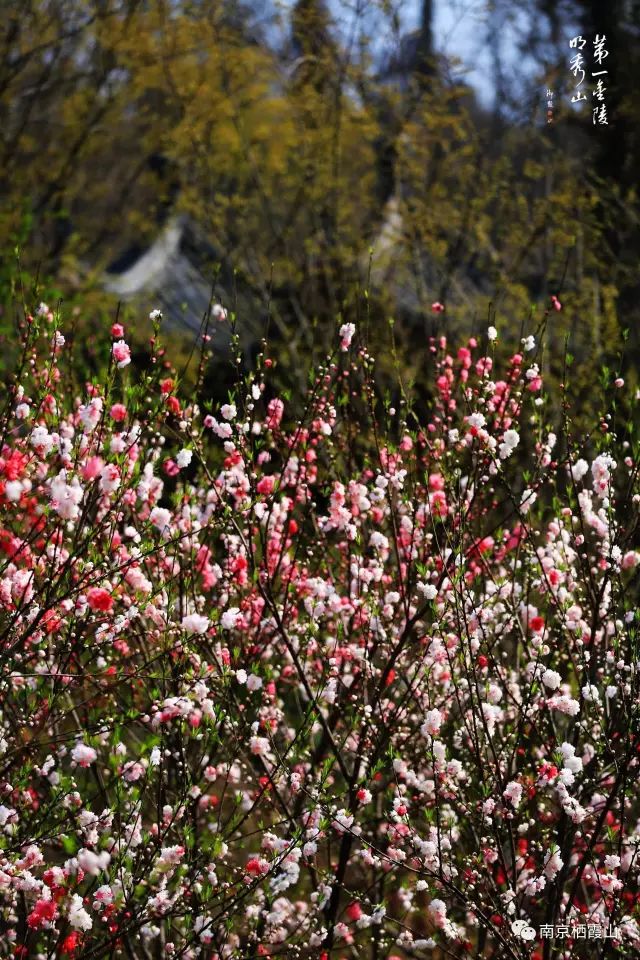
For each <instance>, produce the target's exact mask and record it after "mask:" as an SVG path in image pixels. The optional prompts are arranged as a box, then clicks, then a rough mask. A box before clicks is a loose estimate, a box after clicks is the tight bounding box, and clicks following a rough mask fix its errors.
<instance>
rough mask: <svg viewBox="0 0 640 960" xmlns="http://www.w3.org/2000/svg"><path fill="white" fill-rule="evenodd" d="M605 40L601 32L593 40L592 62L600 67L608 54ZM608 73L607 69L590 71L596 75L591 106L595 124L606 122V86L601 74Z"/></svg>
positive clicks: (592, 74)
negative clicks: (593, 102) (594, 102)
mask: <svg viewBox="0 0 640 960" xmlns="http://www.w3.org/2000/svg"><path fill="white" fill-rule="evenodd" d="M606 41H607V38H606V36H605V35H604V34H603V35H602V36H600V35H599V34H596V36H595V39H594V41H593V59H594V62H595V63H596V64H597V65H598V66H599V67H601V66H602V61H603V60H604V59H605V58H606V57H608V56H609V51H608V50H607V49H606V47H605V43H606ZM608 73H609V71H608V70H596V71H592V73H591V76H592V77H597V78H598V79H597V81H596V84H595V87H594V88H593V96H594V97H595V100H596V101H597V102H596V105H595V106H594V108H593V122H594V123H596V124H608V122H609V121H608V120H607V104H606V101H605V98H604V95H605V92H606V89H607V88H606V87H605V85H604V80H603V79H602V77H603V76H606V75H607V74H608Z"/></svg>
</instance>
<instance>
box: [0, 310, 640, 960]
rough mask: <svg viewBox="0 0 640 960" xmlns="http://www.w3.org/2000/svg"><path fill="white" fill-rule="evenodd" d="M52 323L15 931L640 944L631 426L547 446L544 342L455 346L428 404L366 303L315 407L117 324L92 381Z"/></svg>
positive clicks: (247, 951)
mask: <svg viewBox="0 0 640 960" xmlns="http://www.w3.org/2000/svg"><path fill="white" fill-rule="evenodd" d="M220 319H221V320H224V317H221V318H220ZM58 322H59V321H58V320H57V319H56V317H55V316H54V314H53V312H52V311H49V310H48V309H44V310H41V311H40V312H39V315H37V316H36V318H35V319H34V318H28V320H27V322H26V323H25V326H24V330H23V347H24V353H23V357H24V362H23V365H22V366H21V368H20V369H19V370H17V371H16V376H15V378H14V382H13V385H12V386H11V388H10V390H9V392H8V398H7V401H6V407H5V409H4V412H3V414H2V419H1V421H0V429H1V431H2V440H1V458H0V475H1V483H0V511H1V520H0V550H1V554H2V566H1V569H0V607H1V614H0V617H1V620H0V623H1V630H2V672H1V674H0V683H1V688H0V692H1V703H2V728H1V736H0V754H1V755H0V766H1V772H0V906H1V910H2V924H1V926H0V937H1V940H2V946H1V954H2V956H7V957H9V956H16V957H57V956H62V957H64V956H73V957H83V958H87V960H89V958H99V957H109V958H112V957H131V958H156V957H181V958H216V960H217V958H221V957H237V958H248V957H260V956H264V957H268V956H280V955H282V956H284V955H287V956H289V955H290V956H305V957H316V958H317V957H320V958H325V960H326V958H329V957H372V958H373V957H377V958H383V957H386V958H397V957H413V956H434V957H440V956H445V955H446V956H454V957H463V956H473V957H496V958H498V957H499V958H506V957H512V958H524V957H530V956H534V957H538V958H545V960H546V958H547V957H550V956H551V955H552V951H553V955H554V956H558V955H559V954H558V950H559V951H560V953H562V951H563V950H565V949H566V950H568V951H570V954H571V956H572V957H593V956H596V955H598V956H600V955H602V956H604V952H605V951H606V950H609V951H610V950H611V949H612V948H613V949H615V950H616V951H617V954H618V955H620V956H636V955H637V951H638V949H640V927H639V926H638V922H637V907H636V901H637V896H638V886H637V884H638V867H639V864H638V850H639V846H638V844H639V843H640V822H639V819H638V818H639V817H640V804H639V786H638V755H639V751H640V725H639V723H638V711H639V706H638V702H639V701H638V693H639V690H638V687H639V673H638V621H637V617H636V614H635V602H636V595H637V590H636V588H637V572H638V562H639V560H640V553H639V552H638V550H637V530H638V501H639V499H640V495H639V494H638V492H637V487H638V473H637V466H636V463H637V460H636V456H637V451H636V441H635V438H634V436H633V434H632V433H630V434H629V435H621V436H620V437H619V436H617V435H616V431H615V429H614V427H615V424H614V422H613V420H607V419H606V418H604V419H603V421H602V423H601V424H599V425H598V429H597V430H596V431H594V433H593V435H592V436H591V437H589V438H586V439H585V440H584V441H583V442H582V441H578V440H577V439H576V438H574V437H572V434H571V421H570V416H569V413H568V411H567V410H565V412H564V416H560V415H558V414H557V412H556V421H557V423H558V426H557V428H556V433H557V434H558V439H557V438H556V435H555V434H554V432H553V431H552V430H551V429H550V428H549V425H548V417H549V416H550V415H551V414H550V413H549V412H548V411H547V410H546V404H545V394H544V385H543V381H542V377H541V373H540V369H539V365H538V363H539V361H538V363H536V361H535V357H536V350H537V347H536V342H535V340H534V338H533V337H528V338H526V340H525V341H523V348H524V349H523V352H522V353H515V354H514V355H513V356H511V358H510V360H509V361H508V363H506V365H505V367H504V369H500V370H496V369H494V361H493V358H492V356H491V355H490V354H491V351H492V350H493V339H495V338H494V336H493V335H494V334H495V330H492V337H491V342H490V344H489V353H488V354H487V353H485V352H483V350H481V349H480V347H479V345H478V344H477V343H476V342H475V341H474V340H471V341H469V343H468V344H467V345H466V346H464V347H462V348H461V349H459V350H458V351H457V353H456V354H455V355H454V354H449V353H448V352H447V350H448V347H447V343H446V341H445V340H444V339H442V340H438V341H436V342H431V344H430V345H427V346H426V348H425V364H427V363H431V364H432V365H433V369H434V381H435V394H434V396H435V399H434V402H433V406H432V409H431V410H430V411H429V414H428V416H426V417H421V418H420V417H418V415H417V414H416V413H414V412H412V410H411V409H410V408H409V405H408V404H406V403H405V402H403V403H402V405H401V409H400V411H399V412H398V411H396V410H394V409H392V408H389V407H386V408H385V407H384V406H383V405H382V404H380V402H379V401H378V399H377V398H376V394H375V389H374V377H373V372H374V361H373V359H372V358H371V357H370V356H369V355H368V353H367V351H366V348H365V347H363V346H362V345H360V344H359V341H358V335H357V331H356V330H355V329H354V328H353V327H352V325H346V326H343V327H342V328H341V330H340V333H339V335H338V336H337V338H336V349H335V352H334V354H333V355H332V357H330V358H329V359H328V360H327V361H326V363H325V365H324V366H323V367H322V368H321V369H320V370H319V371H318V372H317V374H316V375H315V377H314V378H313V379H312V381H311V385H310V388H309V393H308V396H307V397H306V398H305V407H304V412H303V414H302V416H301V417H300V418H298V419H297V420H296V419H291V417H290V414H289V412H288V404H287V402H286V400H285V399H284V398H282V397H279V396H273V395H271V393H270V387H269V381H268V375H269V370H270V368H271V366H272V364H273V362H272V360H271V359H269V358H265V357H264V356H263V355H261V356H260V357H259V358H258V361H257V366H256V370H255V371H253V372H252V373H251V374H250V375H249V376H248V377H247V378H246V380H239V382H238V384H237V388H236V391H235V393H234V395H233V396H231V397H230V398H229V402H228V403H227V404H225V405H223V406H222V408H221V409H219V410H211V411H205V410H201V409H200V408H199V406H198V404H197V403H196V402H194V401H193V399H189V398H181V397H180V393H179V388H178V386H177V385H176V380H175V378H165V379H162V378H161V375H160V369H159V368H160V364H158V363H156V360H157V355H154V357H153V362H152V363H151V365H150V367H149V370H148V371H144V372H143V373H142V374H141V375H140V376H138V377H137V378H136V375H135V373H132V369H133V368H132V366H128V367H127V364H129V360H130V352H129V348H128V346H127V343H126V331H125V330H123V328H122V326H121V325H120V324H116V325H114V328H113V330H112V346H111V351H110V356H111V363H110V367H109V373H108V377H107V379H106V382H104V383H99V382H97V381H96V382H93V383H88V384H86V386H85V388H84V391H83V393H82V395H81V396H77V397H74V396H73V393H72V392H71V391H70V390H69V388H68V387H66V386H65V383H67V382H68V381H67V380H66V375H65V341H64V335H63V332H61V331H59V330H56V324H57V323H58ZM105 339H108V335H107V334H105ZM527 355H529V356H530V357H532V358H534V359H531V360H528V359H527V360H526V359H525V356H527ZM616 384H617V387H616V388H615V389H619V390H622V389H623V388H624V384H623V383H622V381H621V380H620V379H618V380H617V381H616ZM558 924H562V925H564V926H563V928H562V929H564V930H565V931H566V932H565V933H564V934H563V936H565V937H566V939H565V941H564V943H562V944H559V945H558V942H557V940H556V941H553V942H552V940H551V939H550V938H549V937H548V936H545V933H544V930H543V932H541V930H542V928H543V927H546V928H548V927H549V926H552V927H553V926H554V925H556V929H558V928H557V925H558ZM580 924H582V925H583V929H584V930H585V931H586V930H587V929H588V931H589V933H588V935H587V933H585V934H584V935H582V934H581V933H580V931H579V927H578V925H580ZM596 938H597V942H595V941H596ZM565 955H567V956H568V955H569V953H567V954H565Z"/></svg>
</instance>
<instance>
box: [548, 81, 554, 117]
mask: <svg viewBox="0 0 640 960" xmlns="http://www.w3.org/2000/svg"><path fill="white" fill-rule="evenodd" d="M547 123H553V90H552V89H551V88H550V87H547Z"/></svg>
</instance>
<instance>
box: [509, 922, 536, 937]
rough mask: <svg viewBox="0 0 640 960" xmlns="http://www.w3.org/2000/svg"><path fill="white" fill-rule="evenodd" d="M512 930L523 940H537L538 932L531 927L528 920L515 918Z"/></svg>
mask: <svg viewBox="0 0 640 960" xmlns="http://www.w3.org/2000/svg"><path fill="white" fill-rule="evenodd" d="M511 932H512V933H515V935H516V937H520V939H521V940H535V938H536V932H535V930H534V929H533V927H530V926H529V924H528V923H527V921H526V920H514V921H513V923H512V924H511Z"/></svg>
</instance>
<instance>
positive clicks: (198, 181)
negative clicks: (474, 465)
mask: <svg viewBox="0 0 640 960" xmlns="http://www.w3.org/2000/svg"><path fill="white" fill-rule="evenodd" d="M576 9H577V10H578V12H579V13H580V15H583V23H584V26H582V27H581V29H582V30H583V32H589V31H591V32H593V31H596V32H600V33H607V35H610V36H611V38H612V40H611V55H610V57H609V62H610V64H611V65H612V67H613V69H612V71H611V78H610V86H611V95H610V100H609V109H610V114H611V122H610V129H609V130H607V129H603V128H596V127H594V126H593V125H592V124H591V116H590V114H589V115H587V113H586V112H585V114H584V115H583V114H580V113H579V112H576V111H575V110H573V109H572V108H571V107H570V106H569V105H568V103H567V101H568V97H567V96H566V93H567V90H568V85H569V81H570V79H571V77H570V74H569V69H568V49H569V48H568V32H567V31H568V30H569V28H570V27H571V29H574V25H573V24H574V23H575V19H576V17H575V11H576ZM486 10H487V17H488V20H487V24H488V26H489V27H490V28H491V31H490V32H492V35H495V34H496V33H497V31H498V27H499V22H498V21H499V20H500V18H501V17H504V18H505V19H504V22H505V23H507V21H508V22H509V23H510V24H511V25H512V26H513V24H516V25H517V26H518V29H519V31H520V34H521V36H522V41H521V43H522V47H523V50H525V49H527V50H528V51H529V52H532V54H534V55H535V56H536V57H539V67H538V72H537V74H536V76H535V78H534V81H532V82H529V92H528V94H527V95H525V93H523V90H525V87H524V84H523V80H522V78H520V79H519V80H518V78H517V77H514V76H512V75H511V74H513V73H514V72H515V65H512V66H510V62H511V61H510V60H509V58H507V57H505V56H504V51H503V50H502V49H501V48H500V46H499V45H497V46H495V47H494V72H495V74H496V78H497V87H496V95H497V99H498V104H499V106H500V109H496V110H493V111H485V110H483V109H482V108H481V107H479V105H478V103H477V101H476V99H475V97H474V95H473V93H472V91H471V90H470V88H469V87H468V86H466V85H465V84H464V83H462V82H461V81H460V80H459V79H456V71H455V70H454V69H452V68H451V67H450V65H449V64H447V63H446V62H445V61H444V59H443V58H442V57H441V56H440V55H439V54H438V52H437V49H436V44H435V41H434V30H433V23H434V4H433V3H432V2H430V0H424V2H423V3H422V4H421V6H420V9H419V22H418V26H417V29H416V30H415V31H414V32H413V34H409V35H403V34H402V29H401V16H400V9H399V8H394V6H393V3H390V2H387V0H385V2H382V0H369V2H363V3H362V4H358V5H356V6H352V5H350V4H347V3H344V4H340V5H337V6H336V5H333V6H329V5H328V4H327V3H325V2H323V0H298V2H296V3H295V4H294V5H293V7H292V8H291V9H290V11H289V12H288V13H287V14H286V15H282V14H277V13H276V12H275V11H274V10H273V9H272V8H270V7H269V6H268V4H267V3H265V4H264V5H262V6H258V5H257V4H251V3H246V4H240V3H238V2H236V0H234V2H231V0H156V2H154V3H150V4H149V3H143V2H141V0H22V2H21V3H20V4H8V5H7V15H6V16H5V17H3V19H2V23H1V24H0V49H1V50H2V53H3V56H2V62H1V63H0V151H1V154H2V164H1V168H0V171H1V172H0V187H1V188H2V190H1V193H2V198H1V200H0V242H2V244H3V247H4V248H5V249H11V248H12V247H13V246H14V245H15V244H16V243H18V242H19V243H20V244H21V245H22V247H23V261H24V262H25V265H26V266H28V267H30V268H31V269H32V272H33V273H35V272H36V271H37V270H38V269H41V270H42V271H43V272H46V273H49V274H51V275H53V276H54V277H55V278H56V279H57V280H58V281H59V283H60V286H61V287H62V288H63V289H64V290H66V291H69V290H72V289H87V288H92V289H97V288H98V287H99V280H100V277H101V275H102V271H103V270H104V268H105V267H106V266H107V265H108V264H115V265H116V266H120V267H122V266H123V265H126V264H130V263H131V262H132V261H133V260H134V259H135V257H136V256H137V255H138V254H139V253H140V252H142V251H144V249H145V248H147V247H148V246H149V245H150V244H151V243H152V242H153V241H154V239H155V238H156V237H157V235H158V233H159V231H160V228H161V226H162V225H163V224H165V223H166V222H167V220H168V219H169V218H170V217H171V218H172V217H176V216H184V217H186V218H188V220H189V222H190V223H191V224H192V225H193V229H192V230H191V232H190V235H191V236H193V237H197V236H201V237H203V238H204V242H203V243H202V244H201V249H200V251H199V255H200V258H201V260H202V265H201V266H202V271H203V275H204V276H205V278H207V282H209V280H210V281H211V283H212V284H213V280H214V278H215V277H216V276H217V275H218V274H217V270H218V269H219V268H220V267H222V271H223V275H224V278H225V283H224V285H223V286H224V289H226V291H227V294H228V296H229V297H230V298H231V300H232V304H231V305H232V306H233V304H234V303H238V304H240V303H242V305H243V306H242V309H243V310H244V311H245V312H246V313H252V314H255V315H256V316H257V317H258V320H259V322H253V323H251V322H249V319H248V318H245V320H246V323H245V328H246V336H247V337H249V338H250V339H252V340H257V339H259V336H260V332H261V331H262V330H263V329H264V323H263V321H264V322H265V323H266V322H269V323H271V324H272V325H274V326H275V329H276V330H277V331H278V335H279V336H280V337H281V340H282V342H283V349H284V351H285V354H286V356H287V358H288V361H289V367H290V370H291V375H294V374H295V375H302V370H303V368H304V364H303V363H301V360H302V358H303V357H304V355H305V354H307V353H308V352H310V351H312V350H314V349H316V348H321V349H322V345H323V341H325V340H326V338H327V336H328V335H329V329H331V335H333V324H334V322H335V320H336V319H337V318H338V317H342V318H343V319H356V320H358V321H360V320H362V319H363V298H362V295H361V294H362V290H363V289H364V288H365V287H366V286H369V291H368V299H367V302H366V312H367V315H368V317H369V321H370V325H371V328H372V329H373V330H374V336H376V337H378V338H379V340H380V342H381V343H382V342H384V343H388V342H389V340H388V338H389V328H388V323H387V320H388V318H389V317H396V318H397V319H398V323H397V324H396V327H395V329H394V340H395V345H396V348H397V349H398V350H399V355H400V356H401V364H402V366H403V369H404V371H405V374H406V379H407V380H411V379H416V380H419V378H420V370H419V359H418V358H419V356H420V353H419V351H417V350H416V349H415V348H416V347H418V346H421V345H422V344H423V343H424V337H425V333H426V332H429V331H431V330H433V329H435V324H434V323H433V322H432V315H431V311H430V305H431V303H432V302H433V301H434V300H440V301H442V302H443V303H445V305H446V308H447V309H446V313H445V315H444V316H445V319H446V322H447V323H448V325H449V326H451V325H458V326H465V327H466V329H468V330H471V329H478V330H480V329H482V327H483V326H486V318H487V315H488V311H489V309H491V310H497V311H498V313H499V315H502V316H504V317H507V318H509V322H510V323H520V322H522V323H528V322H530V321H529V320H528V318H529V314H530V310H531V304H532V302H534V301H536V302H538V303H539V302H540V301H542V302H543V303H547V302H548V297H549V295H550V294H551V293H558V294H560V293H562V292H564V293H566V294H567V305H566V307H565V310H564V311H563V312H562V314H560V315H557V316H555V317H554V337H555V338H556V341H557V344H556V345H557V347H558V351H559V353H562V343H563V338H564V336H565V335H566V333H567V332H571V331H573V333H574V339H575V341H576V346H575V348H574V352H575V353H576V356H577V357H578V358H579V357H580V356H583V357H589V356H591V355H592V352H593V350H594V349H599V348H602V349H604V348H605V346H606V345H607V344H608V343H609V342H613V340H614V339H615V337H616V336H617V333H618V327H619V326H620V325H621V321H620V316H621V315H622V314H624V321H623V325H625V326H627V325H631V323H632V321H633V320H634V319H637V313H638V306H637V302H638V298H637V267H636V263H637V257H638V252H639V251H638V237H637V230H636V226H637V215H638V209H637V190H636V183H635V166H634V158H635V156H636V154H637V151H636V147H637V135H638V119H639V118H638V107H637V106H636V104H635V101H634V98H633V93H634V90H635V85H636V84H637V80H638V79H640V78H638V77H637V71H638V66H637V65H638V62H640V60H639V58H638V56H637V43H638V30H637V28H638V25H639V19H638V10H637V4H622V3H618V2H617V0H616V2H615V3H612V4H611V5H609V6H607V7H606V10H605V8H604V6H603V5H601V4H595V3H590V2H587V0H585V2H581V3H580V4H578V5H575V4H568V3H565V2H563V3H559V4H550V3H548V2H547V0H536V3H535V4H534V7H533V8H530V6H528V5H527V6H526V5H524V4H522V3H521V2H520V0H499V2H498V0H492V2H487V7H486ZM571 17H573V20H571ZM525 23H526V24H528V27H527V29H526V30H524V29H523V28H522V25H523V24H525ZM496 43H497V40H496ZM383 60H384V61H385V64H386V65H385V66H384V67H383V66H382V65H381V64H382V61H383ZM551 82H553V84H554V86H555V88H556V91H557V98H556V105H557V106H556V117H555V123H554V125H553V126H548V125H547V124H546V122H545V120H546V117H545V110H546V104H545V97H544V90H545V88H546V85H547V84H548V83H551ZM501 91H503V92H501ZM525 92H526V91H525ZM370 249H372V251H373V253H372V255H371V258H370V256H369V250H370ZM189 255H191V253H189ZM370 268H371V276H369V271H370ZM184 275H185V276H187V277H188V276H190V275H191V274H190V271H189V269H185V271H184ZM240 289H241V290H242V291H243V296H242V297H239V298H238V296H237V295H236V291H239V290H240ZM187 292H188V291H187ZM489 304H491V307H489ZM252 305H253V306H252ZM265 313H266V314H268V317H269V320H268V321H267V320H266V319H265V317H264V314H265ZM425 318H426V319H425ZM173 319H174V321H176V320H177V319H179V318H175V317H174V318H173ZM243 329H244V328H243ZM637 346H638V349H640V345H637ZM390 362H391V361H390Z"/></svg>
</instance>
